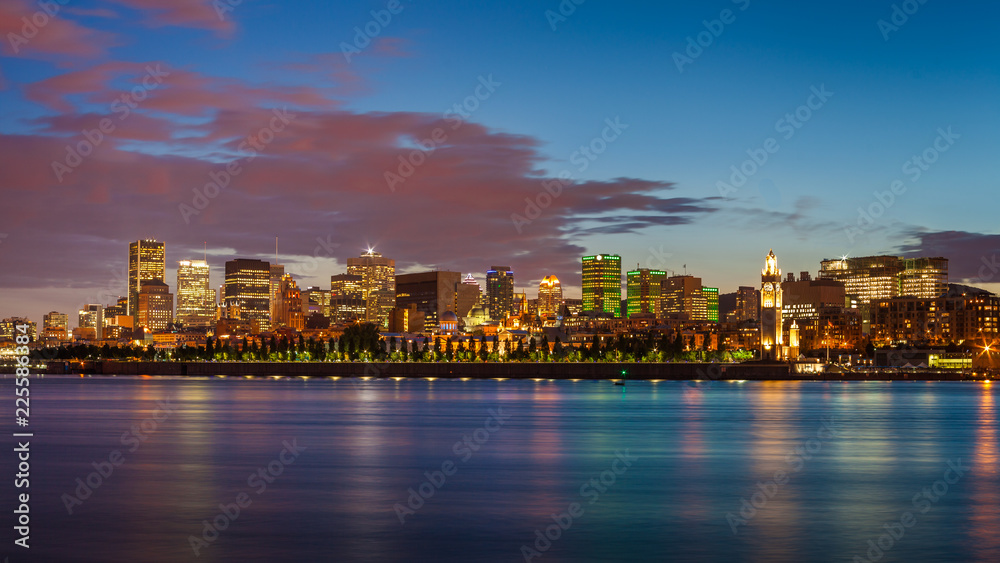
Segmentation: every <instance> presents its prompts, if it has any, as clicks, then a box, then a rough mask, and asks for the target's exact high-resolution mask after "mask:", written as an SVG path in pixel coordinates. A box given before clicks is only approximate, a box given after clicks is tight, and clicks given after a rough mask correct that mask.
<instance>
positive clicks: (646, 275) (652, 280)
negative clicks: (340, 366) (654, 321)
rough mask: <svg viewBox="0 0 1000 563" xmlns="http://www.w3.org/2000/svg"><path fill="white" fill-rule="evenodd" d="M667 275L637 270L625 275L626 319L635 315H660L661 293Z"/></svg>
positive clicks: (641, 269) (643, 269)
mask: <svg viewBox="0 0 1000 563" xmlns="http://www.w3.org/2000/svg"><path fill="white" fill-rule="evenodd" d="M666 278H667V273H666V272H664V271H662V270H650V269H649V268H638V269H635V270H631V271H629V272H626V273H625V296H626V314H625V316H626V317H631V316H632V315H635V314H648V313H652V314H654V315H659V314H660V309H661V308H662V302H661V298H660V295H661V291H662V290H663V280H664V279H666Z"/></svg>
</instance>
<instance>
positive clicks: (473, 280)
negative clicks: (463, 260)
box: [462, 274, 483, 305]
mask: <svg viewBox="0 0 1000 563" xmlns="http://www.w3.org/2000/svg"><path fill="white" fill-rule="evenodd" d="M462 283H464V284H466V285H472V286H475V287H476V293H477V294H479V300H478V301H476V305H482V304H483V288H482V286H480V285H479V282H478V281H476V278H474V277H472V274H469V275H467V276H465V279H464V280H462Z"/></svg>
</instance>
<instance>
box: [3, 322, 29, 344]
mask: <svg viewBox="0 0 1000 563" xmlns="http://www.w3.org/2000/svg"><path fill="white" fill-rule="evenodd" d="M21 325H26V328H25V330H24V331H21V330H19V329H18V327H19V326H21ZM24 334H27V335H28V338H30V339H31V341H32V342H34V341H35V340H36V338H37V337H38V324H37V323H35V322H34V321H29V320H28V319H26V318H24V317H7V318H6V319H4V320H2V321H0V340H10V341H16V340H17V337H18V336H21V335H24Z"/></svg>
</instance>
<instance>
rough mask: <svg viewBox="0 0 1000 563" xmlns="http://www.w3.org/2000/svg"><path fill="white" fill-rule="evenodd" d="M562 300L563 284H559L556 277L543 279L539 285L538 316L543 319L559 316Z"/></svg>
mask: <svg viewBox="0 0 1000 563" xmlns="http://www.w3.org/2000/svg"><path fill="white" fill-rule="evenodd" d="M562 299H563V292H562V284H560V283H559V278H557V277H555V276H545V277H544V278H542V281H541V283H539V284H538V315H539V316H541V317H548V316H555V315H558V314H559V306H560V305H562Z"/></svg>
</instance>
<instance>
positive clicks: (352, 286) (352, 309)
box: [330, 274, 367, 324]
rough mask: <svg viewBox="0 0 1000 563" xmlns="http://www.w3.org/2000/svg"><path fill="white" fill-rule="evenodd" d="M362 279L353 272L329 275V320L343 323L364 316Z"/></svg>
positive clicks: (365, 307)
mask: <svg viewBox="0 0 1000 563" xmlns="http://www.w3.org/2000/svg"><path fill="white" fill-rule="evenodd" d="M363 281H364V280H363V279H362V277H361V276H359V275H355V274H338V275H335V276H330V322H332V323H334V324H343V323H346V322H350V321H353V320H362V321H363V320H364V319H365V317H366V314H365V312H366V310H367V306H366V301H365V292H364V289H363V288H362V283H363Z"/></svg>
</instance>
